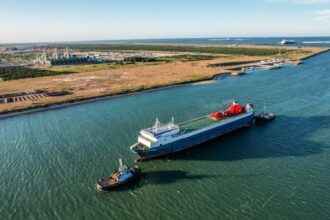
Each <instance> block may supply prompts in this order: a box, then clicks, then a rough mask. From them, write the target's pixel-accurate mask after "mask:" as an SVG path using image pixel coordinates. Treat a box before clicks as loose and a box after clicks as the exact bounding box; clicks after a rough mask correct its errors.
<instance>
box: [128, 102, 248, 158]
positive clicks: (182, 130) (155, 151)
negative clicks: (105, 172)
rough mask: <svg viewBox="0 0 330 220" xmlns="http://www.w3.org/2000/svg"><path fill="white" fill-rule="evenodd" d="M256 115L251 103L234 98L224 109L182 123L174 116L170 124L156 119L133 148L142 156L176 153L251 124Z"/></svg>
mask: <svg viewBox="0 0 330 220" xmlns="http://www.w3.org/2000/svg"><path fill="white" fill-rule="evenodd" d="M253 118H254V110H253V105H252V104H247V105H246V106H241V105H239V104H238V103H237V102H233V103H232V104H230V105H229V107H228V108H227V109H225V110H223V111H216V112H213V113H212V114H210V115H207V116H203V117H200V118H196V119H193V120H190V121H187V122H183V123H180V124H175V123H174V119H173V118H172V121H171V122H169V123H168V124H161V123H160V122H159V120H158V119H156V123H155V125H154V126H153V127H151V128H146V129H142V130H141V131H140V134H139V136H138V141H137V143H136V144H134V145H132V146H131V147H130V149H131V151H133V152H134V153H136V154H138V155H139V156H140V159H139V160H144V159H150V158H154V157H160V156H163V155H167V154H173V153H176V152H179V151H183V150H186V149H189V148H191V147H194V146H196V145H199V144H201V143H204V142H206V141H208V140H211V139H213V138H216V137H219V136H221V135H224V134H226V133H229V132H231V131H234V130H237V129H239V128H241V127H244V126H248V125H250V124H252V122H253Z"/></svg>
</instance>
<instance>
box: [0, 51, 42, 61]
mask: <svg viewBox="0 0 330 220" xmlns="http://www.w3.org/2000/svg"><path fill="white" fill-rule="evenodd" d="M39 56H40V53H38V52H28V53H0V63H20V62H31V61H32V60H34V59H36V58H37V57H39Z"/></svg>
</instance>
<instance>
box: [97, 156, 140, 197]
mask: <svg viewBox="0 0 330 220" xmlns="http://www.w3.org/2000/svg"><path fill="white" fill-rule="evenodd" d="M140 174H141V168H140V167H139V166H137V165H135V166H131V167H127V166H125V165H123V163H122V161H121V159H119V168H118V170H117V171H115V172H113V173H111V174H110V176H109V177H108V178H107V179H105V180H104V179H101V180H99V181H97V183H96V188H97V189H98V190H100V191H111V190H114V189H116V188H118V187H120V186H123V185H125V184H127V183H129V182H132V181H133V180H136V179H137V178H138V177H139V176H140Z"/></svg>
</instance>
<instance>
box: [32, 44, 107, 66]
mask: <svg viewBox="0 0 330 220" xmlns="http://www.w3.org/2000/svg"><path fill="white" fill-rule="evenodd" d="M99 62H101V61H99V60H98V59H96V58H95V56H88V55H87V56H86V55H84V56H77V55H76V54H71V53H70V51H69V48H65V49H64V50H63V51H59V50H58V49H57V48H54V49H53V51H52V53H51V54H49V53H47V50H45V49H44V50H43V52H42V55H41V57H39V58H37V59H36V60H35V61H34V64H35V65H48V66H57V65H77V64H93V63H99Z"/></svg>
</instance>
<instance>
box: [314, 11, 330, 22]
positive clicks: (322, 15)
mask: <svg viewBox="0 0 330 220" xmlns="http://www.w3.org/2000/svg"><path fill="white" fill-rule="evenodd" d="M314 14H315V15H316V17H315V19H316V20H318V21H326V20H330V9H327V10H322V11H316V12H315V13H314Z"/></svg>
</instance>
